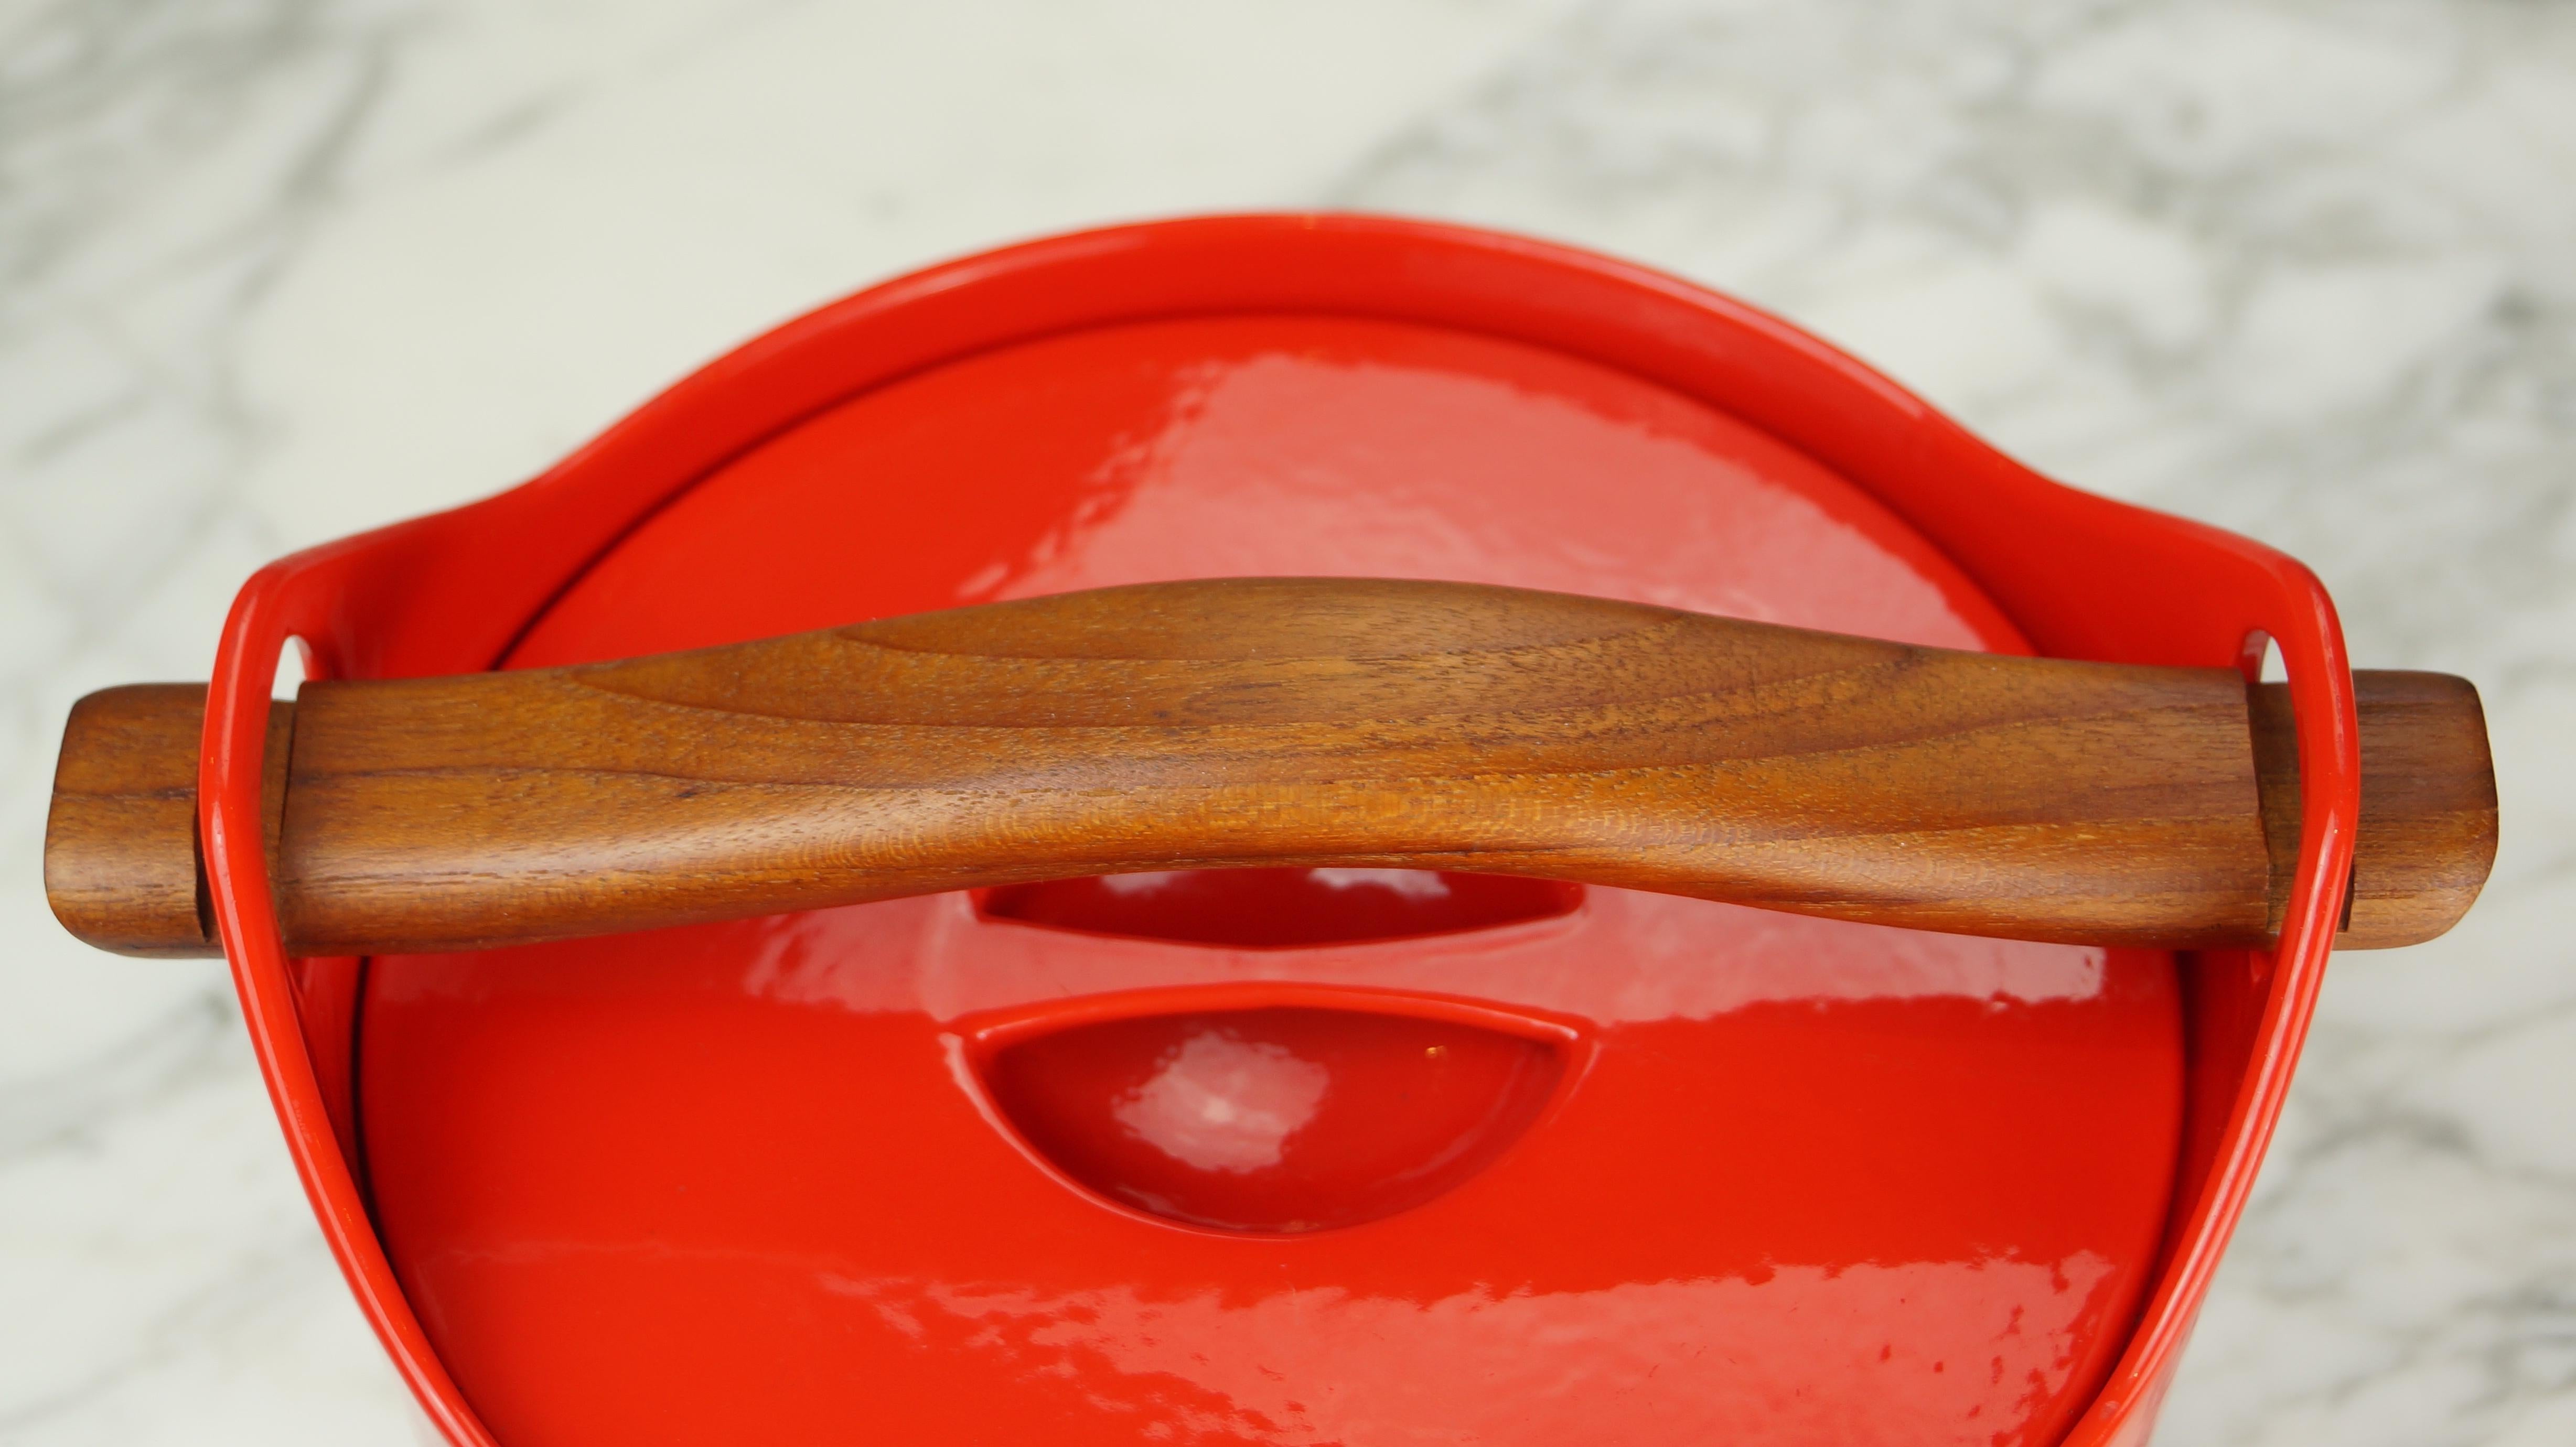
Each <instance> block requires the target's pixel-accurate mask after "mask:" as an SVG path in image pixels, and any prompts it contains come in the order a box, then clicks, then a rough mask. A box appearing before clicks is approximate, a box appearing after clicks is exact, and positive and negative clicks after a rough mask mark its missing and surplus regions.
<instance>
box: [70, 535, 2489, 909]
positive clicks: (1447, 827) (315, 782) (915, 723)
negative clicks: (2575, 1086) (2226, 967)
mask: <svg viewBox="0 0 2576 1447" xmlns="http://www.w3.org/2000/svg"><path fill="white" fill-rule="evenodd" d="M2355 682H2356V685H2357V687H2358V691H2359V694H2360V702H2361V744H2362V770H2363V791H2362V821H2361V829H2360V838H2359V854H2358V859H2357V863H2356V867H2355V892H2354V896H2353V898H2352V900H2351V903H2350V907H2349V908H2350V913H2349V919H2348V923H2347V927H2346V930H2345V932H2344V935H2343V938H2342V942H2343V943H2345V944H2347V945H2357V946H2374V945H2396V944H2407V943H2412V942H2414V941H2417V940H2421V939H2428V938H2430V937H2432V936H2433V935H2436V934H2439V933H2441V932H2442V931H2443V930H2444V929H2447V928H2449V927H2450V925H2451V923H2452V922H2453V921H2455V920H2456V919H2458V918H2459V916H2460V915H2461V913H2462V912H2463V911H2465V910H2466V909H2467V908H2468V906H2469V902H2470V901H2471V900H2472V899H2474V898H2475V897H2476V895H2477V891H2478V887H2479V886H2480V884H2481V883H2483V882H2484V880H2485V878H2486V873H2487V869H2488V866H2489V864H2490V863H2491V861H2492V860H2493V857H2494V851H2495V828H2496V806H2495V783H2494V776H2493V773H2492V769H2491V765H2490V764H2489V761H2488V756H2487V746H2486V731H2485V724H2484V721H2483V719H2482V717H2481V715H2480V713H2479V709H2478V700H2477V694H2476V691H2475V690H2474V689H2472V688H2471V687H2470V686H2469V685H2468V684H2467V683H2466V682H2465V681H2463V680H2460V679H2457V678H2450V677H2447V676H2444V675H2439V674H2421V673H2363V674H2357V675H2355ZM203 709H204V689H203V688H202V687H195V686H185V685H147V686H141V687H137V688H126V689H110V690H107V691H106V692H103V693H98V694H93V695H91V696H90V697H88V698H86V699H84V700H82V701H81V703H80V704H79V705H78V706H77V707H76V708H75V709H74V710H73V714H72V718H71V722H70V725H69V727H68V729H67V730H66V733H65V737H64V745H63V759H62V765H61V769H60V772H59V773H58V775H57V778H56V782H55V793H54V812H53V818H52V821H51V826H50V828H49V830H48V833H47V838H46V847H45V882H46V889H47V891H48V893H49V894H50V896H51V898H52V900H53V905H54V910H55V913H56V914H57V915H58V916H59V917H60V918H61V919H62V921H63V922H64V924H65V925H67V926H68V927H70V929H71V930H72V932H73V933H74V934H77V935H79V936H81V937H82V938H83V939H86V940H89V941H90V942H92V943H94V944H98V945H100V946H103V947H105V948H108V949H113V950H119V951H122V952H125V953H132V954H189V953H210V952H211V948H212V947H211V945H210V943H209V932H208V929H207V926H206V920H205V913H206V911H205V907H204V898H203V896H204V886H203V883H202V880H201V879H200V877H199V870H198V865H197V861H196V853H195V850H196V829H195V805H194V789H195V783H196V766H195V765H196V749H197V732H198V724H199V721H200V719H201V718H202V714H203ZM290 740H291V744H290ZM269 762H270V766H271V773H270V782H271V787H270V791H269V793H270V801H271V820H272V824H271V831H272V832H271V836H270V837H271V853H272V861H273V869H272V871H271V872H272V875H273V881H272V883H273V888H274V890H275V893H276V900H277V911H278V917H279V920H280V921H281V924H282V927H283V929H284V931H285V935H286V940H287V945H288V948H289V949H290V950H291V951H292V952H294V953H297V954H304V955H322V954H360V953H387V952H394V951H418V950H450V949H474V948H481V947H485V946H493V945H504V944H513V943H521V942H526V941H533V940H543V939H552V938H561V937H566V936H574V935H586V934H601V933H608V932H613V931H621V930H634V929H644V928H649V927H653V926H659V925H675V924H684V923H690V922H694V921H703V920H714V919H726V918H734V917H740V916H746V915H756V914H768V913H773V912H777V911H784V910H799V909H813V908H818V907H821V906H825V905H836V904H848V903H853V902H856V901H861V900H871V899H885V898H890V897H894V896H899V895H909V894H922V893H928V892H932V891H937V890H949V889H960V888H966V887H971V886H982V885H994V884H1003V883H1009V882H1014V881H1021V880H1030V879H1043V878H1050V877H1061V876H1066V875H1079V874H1106V873H1117V872H1122V871H1129V870H1143V869H1199V868H1226V867H1239V866H1251V865H1361V866H1369V865H1376V866H1394V867H1413V868H1443V869H1460V870H1471V871H1484V872H1489V873H1503V874H1524V875H1543V876H1547V877H1551V878H1558V879H1570V880H1580V881H1585V882H1589V883H1595V884H1605V885H1618V886H1624V887H1628V888H1636V889H1649V890H1660V891H1664V892H1667V893H1675V894H1690V895H1700V896H1705V897H1708V898H1712V899H1724V900H1732V901H1736V902H1739V903H1743V904H1752V905H1762V906H1766V907H1769V908H1774V909H1785V910H1794V911H1797V912H1800V913H1805V914H1815V915H1826V916H1831V917H1834V918H1839V919H1851V920H1866V921H1873V922H1876V923H1881V924H1893V925H1907V926H1913V927H1917V928H1924V929H1935V930H1948V931H1955V932H1961V933H1968V934H1984V935H2001V936H2011V937H2017V938H2026V939H2040V940H2063V941H2074V942H2081V943H2089V944H2104V945H2129V944H2136V945H2161V946H2172V947H2185V946H2221V945H2251V944H2258V943H2262V942H2264V941H2266V940H2268V939H2269V938H2271V937H2272V935H2273V934H2274V933H2275V932H2276V930H2277V929H2278V927H2279V922H2280V917H2281V913H2282V910H2283V908H2284V896H2285V894H2286V891H2287V887H2288V878H2289V874H2290V867H2291V862H2292V860H2293V859H2294V858H2295V855H2296V848H2297V830H2298V818H2299V813H2298V779H2297V763H2296V759H2295V750H2294V748H2293V746H2292V744H2291V736H2290V730H2289V709H2288V702H2287V696H2286V693H2285V692H2284V691H2283V690H2281V689H2280V688H2279V687H2278V686H2270V687H2257V688H2249V687H2248V686H2247V685H2246V683H2245V682H2244V680H2243V679H2242V678H2241V677H2240V676H2239V675H2238V674H2236V673H2234V672H2232V671H2229V670H2225V669H2193V668H2152V667H2140V666H2130V665H2119V664H2102V663H2080V662H2071V661H2067V660H2062V659H2038V658H2017V657H2005V656H1998V655H1991V654H1982V653H1963V652H1952V651H1948V650H1943V649H1935V648H1917V647H1911V646H1907V645H1904V644H1896V643H1885V642H1879V641H1875V640H1870V639H1862V638H1846V637H1841V636H1838V635H1834V634H1826V633H1813V632H1807V631H1804V630H1799V629H1791V628H1782V627H1776V626H1771V625H1767V624H1761V623H1748V622H1742V621H1738V620H1734V619H1726V618H1712V617H1705V616H1701V615H1697V614H1691V613H1682V612H1676V611H1673V610H1671V609H1666V608H1653V607H1646V606H1643V605H1639V604H1632V603H1614V602H1605V601H1601V600H1598V599H1591V598H1576V597H1567V596H1563V595H1559V594H1547V593H1530V592H1521V591H1517V590H1512V589H1504V588H1490V587H1478V586H1470V585H1465V584H1451V583H1419V582H1383V581H1356V580H1327V579H1294V578H1288V579H1275V578H1273V579H1259V578H1256V579H1228V580H1221V581H1214V582H1201V583H1170V584H1155V585H1149V586H1143V587H1132V588H1113V589H1107V590H1103V591H1099V592H1091V593H1073V594H1066V595H1062V596H1058V597H1051V598H1039V599H1033V600H1030V601H1026V602H1017V603H997V604H992V605H988V606H984V607H976V608H963V609H958V610H955V611H952V612H945V613H929V614H920V615H916V616H912V617H904V618H890V619H885V620H882V621H879V622H874V623H863V624H859V625H856V626H853V627H848V628H836V629H829V630H825V631H822V632H817V633H806V634H799V635H796V636H794V637H788V638H777V639H770V640H767V641H764V642H758V643H745V644H740V645H736V646H732V647H726V648H711V649H704V650H700V651H697V652H690V653H674V654H664V655H660V656H657V657H650V658H638V659H631V660H627V661H624V662H618V663H603V664H593V665H586V666H582V667H573V668H551V669H535V670H525V671H518V672H503V673H483V674H470V675H464V676H460V677H452V678H418V679H398V680H387V681H374V682H347V683H333V682H321V683H309V684H306V685H305V686H304V688H303V690H302V692H301V694H300V695H299V698H298V700H297V702H296V703H295V704H294V705H293V706H292V712H291V717H290V714H289V709H288V706H286V705H282V704H281V705H279V707H278V717H277V720H276V721H275V723H274V724H273V726H272V731H271V736H270V748H269Z"/></svg>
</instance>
